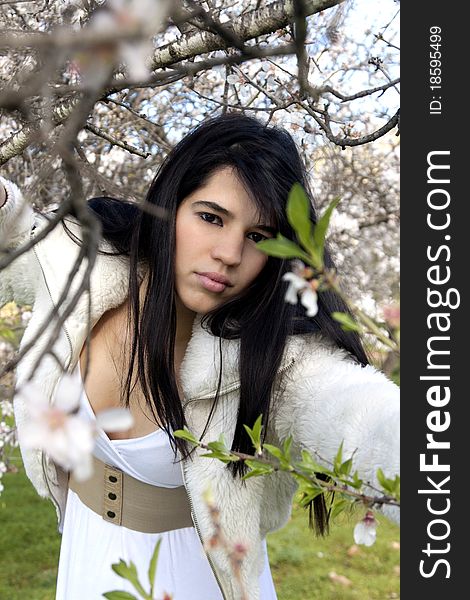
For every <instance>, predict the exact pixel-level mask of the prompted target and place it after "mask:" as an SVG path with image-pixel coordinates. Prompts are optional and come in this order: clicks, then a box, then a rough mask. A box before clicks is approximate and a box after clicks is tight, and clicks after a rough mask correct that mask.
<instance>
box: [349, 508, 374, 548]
mask: <svg viewBox="0 0 470 600" xmlns="http://www.w3.org/2000/svg"><path fill="white" fill-rule="evenodd" d="M376 527H377V521H376V520H375V517H374V513H372V512H371V511H370V510H369V511H367V513H366V516H365V517H364V518H363V519H362V521H360V522H359V523H358V524H357V525H356V527H354V541H355V542H356V544H363V545H364V546H372V544H374V542H375V538H376V537H377V531H376Z"/></svg>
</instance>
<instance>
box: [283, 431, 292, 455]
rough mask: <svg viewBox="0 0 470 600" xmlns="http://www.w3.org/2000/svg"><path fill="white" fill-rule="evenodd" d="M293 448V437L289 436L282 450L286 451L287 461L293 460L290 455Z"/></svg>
mask: <svg viewBox="0 0 470 600" xmlns="http://www.w3.org/2000/svg"><path fill="white" fill-rule="evenodd" d="M291 447H292V437H291V436H289V437H288V438H286V439H285V440H284V444H283V446H282V448H283V450H284V456H285V457H286V459H287V460H288V461H290V459H291V454H290V450H291Z"/></svg>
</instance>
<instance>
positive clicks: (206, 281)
mask: <svg viewBox="0 0 470 600" xmlns="http://www.w3.org/2000/svg"><path fill="white" fill-rule="evenodd" d="M196 277H197V278H198V280H199V282H200V283H201V285H202V287H204V288H206V290H209V292H219V293H220V292H223V291H224V290H225V288H226V287H227V286H226V285H225V283H220V281H214V280H213V279H211V278H210V277H207V276H206V275H200V274H199V273H196Z"/></svg>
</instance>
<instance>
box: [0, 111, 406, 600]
mask: <svg viewBox="0 0 470 600" xmlns="http://www.w3.org/2000/svg"><path fill="white" fill-rule="evenodd" d="M2 181H3V184H4V187H5V190H6V194H5V198H4V200H3V201H4V205H3V207H2V208H0V234H3V233H4V232H5V233H6V232H7V231H8V232H9V243H10V245H17V244H19V243H21V242H22V241H24V240H26V239H28V238H29V236H30V231H31V226H32V225H33V226H34V231H33V234H32V235H36V234H37V232H38V231H40V230H41V227H43V226H44V222H45V219H44V217H41V216H39V215H36V216H33V215H32V214H31V211H30V210H29V209H26V210H25V211H23V213H22V214H21V216H20V217H18V214H19V210H20V205H21V204H22V202H21V195H20V193H19V191H18V190H17V188H16V187H15V186H14V185H13V184H11V183H10V182H7V181H6V180H2ZM295 182H300V183H301V184H302V185H303V186H304V187H305V188H306V189H308V185H307V181H306V177H305V172H304V168H303V165H302V162H301V159H300V157H299V154H298V151H297V149H296V147H295V144H294V142H293V140H292V138H291V137H290V136H289V134H288V133H287V132H286V131H284V130H282V129H277V128H273V127H266V126H264V125H263V124H261V123H260V122H258V121H257V120H255V119H251V118H248V117H245V116H241V115H226V116H221V117H218V118H215V119H212V120H208V121H206V122H204V123H203V124H201V125H200V126H199V127H197V128H196V129H195V130H194V131H193V132H191V133H190V134H189V135H188V136H186V137H185V138H184V139H183V140H182V141H181V142H180V143H179V144H178V145H177V146H176V147H175V148H174V150H173V151H172V152H171V153H170V154H169V155H168V157H167V159H166V160H165V162H164V163H163V165H162V167H161V168H160V170H159V172H158V173H157V175H156V177H155V179H154V181H153V183H152V185H151V187H150V189H149V192H148V194H147V198H146V201H147V202H148V203H149V204H150V205H152V206H153V207H155V208H157V207H158V210H159V214H160V215H161V214H164V215H165V216H164V218H161V216H160V217H157V216H155V212H156V211H141V210H139V209H138V207H137V206H136V205H134V204H131V203H125V202H120V201H117V200H113V199H110V198H95V199H93V200H91V201H90V202H89V207H90V210H91V211H93V213H94V214H95V215H96V216H97V217H98V218H99V219H100V221H101V224H102V230H103V237H104V242H103V245H102V247H101V252H100V254H99V255H98V258H97V260H96V263H95V266H94V269H93V272H92V277H91V285H90V300H91V315H90V316H91V327H92V331H91V342H90V352H89V354H88V356H87V351H86V344H85V341H86V336H87V320H88V317H89V303H88V298H87V296H86V295H84V296H82V298H81V299H80V301H79V302H78V305H77V306H76V307H75V309H74V310H73V311H72V313H71V314H70V315H69V316H68V317H67V319H66V321H65V325H64V327H63V330H62V334H61V335H60V336H59V338H58V340H57V342H56V345H55V347H54V350H55V355H56V357H59V359H60V361H62V362H63V369H62V368H61V366H60V365H59V364H58V362H57V360H54V359H53V358H52V357H50V356H48V357H46V358H45V359H44V360H43V361H42V362H41V364H40V367H39V369H38V370H37V371H36V374H35V376H34V379H35V380H36V381H39V382H40V383H41V387H42V389H43V390H44V393H45V394H46V395H47V397H48V398H50V401H51V402H54V398H55V389H56V386H57V383H58V381H59V380H60V378H61V376H62V373H63V370H66V371H68V372H69V373H72V374H74V376H75V377H76V380H77V385H80V386H82V387H83V392H82V394H81V406H80V411H81V413H82V414H83V416H84V418H89V419H94V418H95V413H96V412H98V411H100V410H102V409H104V408H109V407H117V406H122V405H126V406H128V407H129V409H130V411H131V412H132V414H133V416H134V425H133V426H132V427H131V429H129V431H127V432H124V433H120V434H114V435H111V434H106V433H104V432H103V431H102V430H100V431H99V435H98V436H97V438H96V444H95V450H94V456H95V475H94V476H93V478H92V479H91V480H90V481H89V482H85V483H82V484H81V483H79V482H77V481H75V480H74V478H73V477H71V478H70V480H69V477H68V475H67V474H66V473H65V472H64V471H63V470H62V469H61V468H60V467H59V466H58V465H56V464H55V463H54V462H53V461H51V460H50V458H49V457H48V456H47V455H46V454H44V453H42V452H40V451H27V450H25V449H23V450H22V453H23V460H24V464H25V468H26V472H27V474H28V476H29V477H30V479H31V481H32V482H33V484H34V486H35V488H36V489H37V491H38V492H39V494H40V495H42V496H44V497H49V498H51V499H52V501H53V502H54V504H55V505H56V509H57V515H58V519H59V530H60V531H62V532H63V536H62V545H61V555H60V562H59V575H58V584H57V598H58V599H67V600H73V599H75V598H79V597H80V598H83V597H85V598H87V599H90V600H91V599H94V598H100V597H101V594H102V593H103V592H105V591H110V590H113V589H125V590H128V591H130V592H132V591H133V590H132V586H130V584H129V585H127V582H124V580H122V579H120V578H119V577H117V576H116V575H115V574H114V573H113V572H112V570H111V567H110V565H111V563H113V562H117V561H118V560H119V559H120V558H123V559H124V560H132V561H133V562H134V563H135V564H136V565H137V568H138V572H139V576H140V578H141V581H142V582H143V583H144V584H145V585H147V580H146V577H147V575H146V573H147V567H148V563H149V560H150V557H151V554H152V552H153V549H154V546H155V543H156V541H157V539H160V538H161V539H162V545H161V550H160V558H159V562H158V571H157V587H156V594H157V596H156V597H160V596H161V595H163V593H164V592H166V593H169V594H173V597H174V598H175V600H188V599H189V598H191V600H220V599H221V598H225V599H237V598H239V597H240V589H239V585H238V583H237V581H236V579H235V578H234V575H233V571H232V569H231V565H230V560H229V558H228V556H227V554H226V552H224V551H223V549H221V548H220V546H219V545H217V544H215V543H214V540H213V533H214V524H213V520H212V518H211V515H210V511H209V507H208V505H207V502H206V501H205V500H204V493H205V492H206V491H207V490H208V489H210V491H211V494H212V498H213V502H214V503H215V505H216V506H217V507H218V509H219V511H220V514H219V519H220V524H221V527H222V530H223V532H224V535H225V536H226V537H227V538H228V539H229V540H232V541H234V542H239V543H241V544H243V545H244V546H245V547H246V556H245V558H244V560H243V563H242V566H241V579H242V582H243V584H244V586H245V588H246V589H247V590H248V595H249V598H250V600H257V599H261V600H273V599H275V598H276V594H275V590H274V586H273V583H272V578H271V574H270V571H269V565H268V560H267V554H266V542H265V538H266V534H267V533H269V532H270V531H273V530H275V529H278V528H280V527H282V526H283V525H284V524H285V523H286V521H287V520H288V518H289V514H290V510H291V502H292V497H293V494H294V491H295V484H294V482H293V480H292V478H291V477H290V476H289V475H287V474H285V473H274V474H272V475H269V476H265V477H258V478H251V479H248V480H246V481H242V480H241V475H242V474H243V467H242V466H241V465H239V464H238V463H234V464H232V465H229V466H227V465H224V464H223V463H222V462H220V461H217V460H213V459H208V458H204V457H201V456H200V455H201V454H203V452H202V451H191V450H192V449H191V448H190V447H188V446H187V445H186V444H185V443H184V442H183V441H182V440H179V439H175V438H174V437H173V431H175V430H177V429H182V428H183V427H184V426H186V427H188V428H189V430H190V431H192V432H193V433H194V434H195V435H196V436H198V437H200V438H201V439H202V440H203V441H205V442H209V441H213V440H216V439H218V438H219V436H220V434H222V433H223V434H224V436H225V439H226V441H227V443H228V444H229V445H230V446H231V447H232V449H234V450H238V451H241V452H246V453H252V451H253V449H252V447H251V442H250V440H249V438H248V436H247V434H246V432H245V430H244V427H243V425H244V424H247V425H249V426H252V425H253V423H254V422H255V420H256V418H257V417H258V416H259V415H260V414H262V415H263V423H264V425H265V427H264V430H263V432H264V435H265V441H266V442H270V443H272V444H276V445H279V444H281V443H282V442H283V440H285V439H286V438H287V437H288V436H292V437H293V441H294V445H293V448H294V452H296V453H298V452H300V450H301V449H303V448H306V449H308V450H310V451H312V452H317V453H318V455H319V456H321V457H322V459H324V460H326V461H331V460H332V458H333V456H334V455H335V453H336V451H337V450H338V448H339V446H340V444H341V443H342V442H343V447H344V453H345V455H352V454H353V453H354V465H355V468H357V469H358V471H359V473H360V475H361V477H362V478H364V480H366V481H370V482H376V479H375V473H376V470H377V468H378V467H381V468H382V469H383V470H384V472H385V473H386V474H387V475H389V476H393V475H395V474H396V473H398V470H399V464H398V463H399V441H398V437H399V435H398V434H399V426H398V423H399V421H398V405H399V402H398V388H397V387H396V386H395V385H394V384H393V383H391V382H390V381H389V380H388V379H387V378H386V377H385V376H384V375H383V374H382V373H380V372H378V371H376V370H375V369H374V368H373V367H371V366H369V365H367V358H366V355H365V353H364V351H363V348H362V346H361V343H360V340H359V338H358V336H357V335H356V334H355V333H346V332H344V331H343V330H342V329H341V327H340V326H339V325H338V324H337V322H335V321H334V320H333V318H332V317H331V313H332V312H333V311H335V310H340V311H345V310H346V308H345V306H343V304H342V302H341V301H340V300H339V299H338V298H337V297H335V296H334V295H333V294H332V293H329V292H324V293H322V294H320V298H319V310H318V313H317V315H316V316H315V317H312V318H309V317H307V316H306V314H305V311H304V309H303V307H301V306H297V305H291V304H288V303H286V302H285V299H284V296H285V293H286V285H287V284H286V283H285V282H284V281H282V276H283V274H284V273H286V272H287V271H289V270H290V265H289V261H285V260H280V259H276V258H271V257H269V258H268V257H267V256H266V255H265V254H264V253H262V252H261V251H260V250H259V249H258V248H257V243H258V242H259V241H260V240H264V239H266V238H269V237H273V236H275V234H276V232H281V233H282V234H283V235H284V236H286V237H288V238H291V239H294V233H293V231H292V229H291V227H290V226H289V224H288V221H287V219H286V215H285V207H286V201H287V197H288V193H289V190H290V189H291V187H292V185H293V184H294V183H295ZM0 204H1V201H0ZM311 217H312V219H313V220H315V212H314V208H313V205H312V213H311ZM66 221H67V222H66V223H64V224H63V225H64V226H63V227H61V226H60V227H56V229H55V230H54V231H53V232H52V233H51V234H50V235H49V236H47V237H46V238H45V239H44V240H41V241H40V242H39V243H38V244H37V245H36V247H35V249H34V251H33V252H32V253H29V255H27V256H25V257H22V258H21V259H19V260H17V261H16V262H15V263H13V264H12V266H11V267H10V268H9V269H8V270H7V271H6V272H5V273H2V283H1V284H0V296H1V301H2V302H3V301H6V300H8V299H10V298H11V297H12V296H13V295H15V294H16V297H17V299H18V300H19V301H26V302H28V303H33V302H34V310H33V316H32V318H31V321H30V323H29V326H28V328H27V330H26V332H25V334H24V338H23V341H22V343H23V344H25V343H27V342H29V341H30V340H32V339H35V337H37V336H36V332H37V330H38V327H39V325H40V324H41V323H42V322H43V320H44V318H45V316H46V315H47V314H48V311H49V310H50V308H51V306H53V305H56V304H57V303H58V300H59V297H60V295H61V292H62V290H63V287H64V285H65V280H66V277H67V273H68V270H69V269H70V265H72V264H73V261H74V259H75V257H76V255H77V253H78V251H79V248H80V239H79V238H80V233H79V228H78V226H77V225H76V223H75V222H74V220H73V219H72V218H69V219H67V220H66ZM2 239H3V238H2ZM326 263H327V265H329V266H331V265H332V264H333V263H332V261H331V258H330V256H329V254H328V252H327V253H326ZM61 310H63V307H62V309H61ZM43 339H44V336H43V337H42V338H39V339H37V341H36V343H35V346H34V348H33V349H32V350H31V351H30V352H29V353H28V354H27V355H26V357H25V358H24V360H23V361H22V363H21V364H20V365H19V367H18V374H17V376H18V377H17V378H18V385H19V386H21V383H22V382H23V381H25V380H26V379H27V377H28V376H29V371H30V369H31V366H32V365H33V364H34V362H35V361H36V359H37V358H38V356H40V355H41V352H42V351H43V350H44V344H45V341H43ZM87 361H88V372H87V377H86V379H85V381H83V376H84V374H85V369H86V365H87ZM15 414H16V422H17V426H18V430H19V434H20V439H21V428H22V425H23V423H24V422H25V421H26V420H27V414H25V406H24V405H23V404H22V403H21V401H20V399H19V398H17V400H16V402H15ZM65 507H66V508H65ZM385 510H386V512H387V513H388V515H389V516H392V518H395V517H396V515H395V514H393V511H392V510H390V509H389V510H388V511H387V509H385ZM315 515H316V524H317V528H318V529H319V530H320V531H321V530H323V529H324V528H325V521H326V517H325V515H326V510H325V505H324V504H323V503H322V501H321V500H319V499H317V500H316V501H315ZM211 540H212V543H211ZM202 544H204V550H205V553H204V552H203V545H202Z"/></svg>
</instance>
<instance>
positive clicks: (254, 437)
mask: <svg viewBox="0 0 470 600" xmlns="http://www.w3.org/2000/svg"><path fill="white" fill-rule="evenodd" d="M262 421H263V415H260V416H259V417H258V418H257V419H256V421H255V424H254V425H253V429H251V428H250V427H248V425H243V427H244V428H245V431H246V432H247V433H248V435H249V436H250V439H251V443H252V444H253V446H254V447H255V449H256V453H257V454H261V429H262V427H263V425H262Z"/></svg>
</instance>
